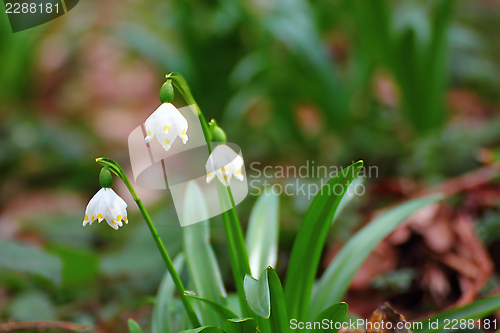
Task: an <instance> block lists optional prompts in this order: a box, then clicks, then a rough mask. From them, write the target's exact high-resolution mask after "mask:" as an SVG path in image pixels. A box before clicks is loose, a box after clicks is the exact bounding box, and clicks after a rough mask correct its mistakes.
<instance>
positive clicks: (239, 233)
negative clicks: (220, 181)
mask: <svg viewBox="0 0 500 333" xmlns="http://www.w3.org/2000/svg"><path fill="white" fill-rule="evenodd" d="M227 194H228V195H229V199H230V200H231V206H232V208H231V209H230V210H229V214H231V216H232V217H233V218H232V219H230V221H232V222H233V223H232V225H231V226H232V228H231V230H232V232H233V238H234V239H235V240H236V241H235V244H236V251H238V253H239V263H240V274H241V276H242V278H243V279H244V278H245V275H246V274H248V275H252V273H251V271H250V261H249V260H248V252H247V248H246V245H245V238H244V237H243V230H241V224H240V219H239V218H238V214H237V213H236V205H235V204H234V199H233V193H232V192H231V188H230V187H229V186H228V187H227Z"/></svg>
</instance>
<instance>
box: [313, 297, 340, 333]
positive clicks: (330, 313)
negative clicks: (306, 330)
mask: <svg viewBox="0 0 500 333" xmlns="http://www.w3.org/2000/svg"><path fill="white" fill-rule="evenodd" d="M347 310H349V306H348V305H347V303H344V302H340V303H336V304H333V305H332V306H330V307H329V308H327V309H326V310H324V311H323V312H321V313H320V314H319V315H318V317H317V318H316V320H315V321H314V322H315V323H322V322H323V320H324V319H328V321H329V322H330V327H333V328H332V329H330V328H328V329H326V328H323V327H321V328H318V329H313V330H311V332H314V333H327V332H331V333H337V332H338V331H339V329H338V328H336V327H340V326H336V325H335V324H336V323H343V322H344V318H345V315H346V314H347Z"/></svg>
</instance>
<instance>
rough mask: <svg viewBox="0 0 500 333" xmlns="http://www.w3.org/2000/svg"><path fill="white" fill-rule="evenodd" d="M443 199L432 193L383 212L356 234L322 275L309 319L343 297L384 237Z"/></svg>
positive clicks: (312, 302)
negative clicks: (355, 275)
mask: <svg viewBox="0 0 500 333" xmlns="http://www.w3.org/2000/svg"><path fill="white" fill-rule="evenodd" d="M442 198H443V196H441V195H430V196H426V197H423V198H417V199H413V200H410V201H408V202H405V203H403V204H401V205H399V206H396V207H394V208H392V209H390V210H388V211H387V212H385V213H384V214H382V215H380V216H379V217H377V218H376V219H374V220H373V221H371V222H370V223H368V224H367V225H366V226H365V227H364V228H363V229H361V230H360V231H359V232H358V233H356V235H354V237H352V238H351V239H350V240H349V241H348V242H347V243H346V244H345V245H344V247H343V248H342V250H341V251H340V252H339V254H337V256H336V257H335V259H334V260H333V262H332V263H330V265H329V266H328V268H327V270H326V272H325V273H324V274H323V276H322V277H321V279H320V281H319V283H318V285H317V288H315V292H314V294H313V297H312V301H311V311H310V315H309V318H310V319H312V318H314V317H315V316H317V315H318V314H319V313H320V312H321V311H322V310H324V309H326V308H327V307H328V304H332V303H335V302H338V301H339V300H340V298H341V297H342V296H343V295H344V293H345V292H346V291H347V288H348V287H349V284H350V283H351V280H352V278H353V277H354V274H355V273H356V272H357V270H358V269H359V267H360V266H361V265H362V264H363V262H364V261H365V259H366V258H367V257H368V255H369V254H370V253H371V252H372V250H373V249H374V248H375V246H376V245H377V244H378V243H379V242H380V241H381V240H382V239H384V238H385V237H386V236H387V235H389V234H390V233H391V232H392V231H393V230H394V229H395V228H396V227H397V226H398V225H399V224H401V223H402V222H404V221H405V220H406V219H407V218H408V217H409V216H411V215H412V214H413V213H415V212H416V211H418V210H419V209H421V208H423V207H425V206H427V205H430V204H432V203H435V202H437V201H438V200H441V199H442Z"/></svg>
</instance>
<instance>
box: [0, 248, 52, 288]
mask: <svg viewBox="0 0 500 333" xmlns="http://www.w3.org/2000/svg"><path fill="white" fill-rule="evenodd" d="M0 253H1V255H0V269H9V270H14V271H17V272H22V273H30V274H36V275H39V276H43V277H44V278H47V279H49V280H50V281H52V282H53V283H54V284H56V285H59V284H60V283H61V270H62V265H61V260H60V259H59V258H58V257H56V256H53V255H51V254H48V253H46V252H44V251H42V250H39V249H37V248H35V247H32V246H28V245H25V244H21V243H18V242H14V241H10V240H0Z"/></svg>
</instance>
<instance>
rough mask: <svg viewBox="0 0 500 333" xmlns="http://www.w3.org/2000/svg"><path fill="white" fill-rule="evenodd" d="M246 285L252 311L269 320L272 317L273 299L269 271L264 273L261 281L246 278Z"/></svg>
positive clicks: (248, 276) (249, 277)
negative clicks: (270, 290) (268, 278)
mask: <svg viewBox="0 0 500 333" xmlns="http://www.w3.org/2000/svg"><path fill="white" fill-rule="evenodd" d="M244 285H245V294H246V296H247V301H248V305H249V306H250V309H252V311H253V312H255V313H256V314H257V315H259V316H260V317H262V318H264V319H267V318H269V316H270V315H271V297H270V295H269V294H270V292H269V282H268V280H267V270H264V272H262V275H261V276H260V279H259V280H256V279H254V278H253V277H251V276H250V275H247V276H245V282H244Z"/></svg>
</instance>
